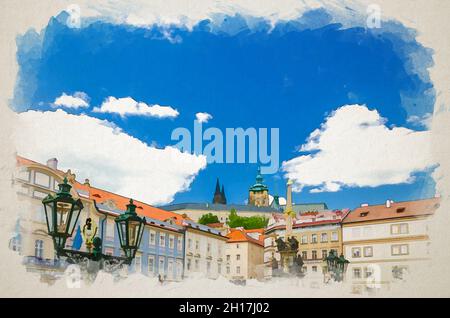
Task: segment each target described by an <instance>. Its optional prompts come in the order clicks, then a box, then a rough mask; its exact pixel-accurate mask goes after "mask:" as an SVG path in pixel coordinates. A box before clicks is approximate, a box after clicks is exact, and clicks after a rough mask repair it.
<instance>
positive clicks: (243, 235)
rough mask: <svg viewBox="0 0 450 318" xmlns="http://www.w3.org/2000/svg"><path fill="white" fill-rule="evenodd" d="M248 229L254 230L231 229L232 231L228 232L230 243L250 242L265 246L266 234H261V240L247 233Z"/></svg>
mask: <svg viewBox="0 0 450 318" xmlns="http://www.w3.org/2000/svg"><path fill="white" fill-rule="evenodd" d="M258 230H260V229H258ZM247 231H252V230H241V229H230V233H228V235H227V237H228V243H237V242H250V243H254V244H258V245H261V246H264V235H260V236H259V240H256V239H254V238H253V237H250V236H249V235H248V234H247ZM263 231H264V230H263ZM254 232H255V231H253V233H254ZM250 233H251V232H250Z"/></svg>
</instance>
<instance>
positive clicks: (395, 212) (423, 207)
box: [342, 198, 440, 223]
mask: <svg viewBox="0 0 450 318" xmlns="http://www.w3.org/2000/svg"><path fill="white" fill-rule="evenodd" d="M439 201H440V198H431V199H423V200H415V201H403V202H392V203H391V206H390V207H387V206H386V204H380V205H369V206H362V207H359V208H356V209H354V210H353V211H350V212H349V213H348V214H347V216H346V217H345V219H344V220H343V221H342V223H355V222H365V221H375V220H384V219H394V218H400V217H414V216H421V215H422V216H424V215H431V214H433V213H434V212H435V211H436V209H437V208H438V207H439Z"/></svg>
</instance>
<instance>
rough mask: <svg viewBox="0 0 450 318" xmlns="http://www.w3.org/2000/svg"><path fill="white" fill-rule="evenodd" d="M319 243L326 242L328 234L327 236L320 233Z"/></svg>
mask: <svg viewBox="0 0 450 318" xmlns="http://www.w3.org/2000/svg"><path fill="white" fill-rule="evenodd" d="M320 241H321V242H322V243H325V242H328V234H327V233H322V234H321V235H320Z"/></svg>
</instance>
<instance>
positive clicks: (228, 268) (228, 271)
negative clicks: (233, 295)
mask: <svg viewBox="0 0 450 318" xmlns="http://www.w3.org/2000/svg"><path fill="white" fill-rule="evenodd" d="M229 273H230V266H227V274H229Z"/></svg>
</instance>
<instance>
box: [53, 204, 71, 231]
mask: <svg viewBox="0 0 450 318" xmlns="http://www.w3.org/2000/svg"><path fill="white" fill-rule="evenodd" d="M56 204H57V205H56V216H57V219H56V224H57V229H56V231H57V233H59V234H66V233H67V230H68V222H69V216H70V213H71V211H72V204H70V203H67V202H57V203H56Z"/></svg>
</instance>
